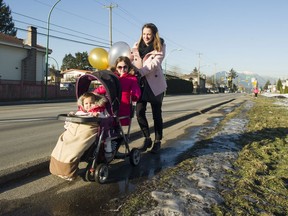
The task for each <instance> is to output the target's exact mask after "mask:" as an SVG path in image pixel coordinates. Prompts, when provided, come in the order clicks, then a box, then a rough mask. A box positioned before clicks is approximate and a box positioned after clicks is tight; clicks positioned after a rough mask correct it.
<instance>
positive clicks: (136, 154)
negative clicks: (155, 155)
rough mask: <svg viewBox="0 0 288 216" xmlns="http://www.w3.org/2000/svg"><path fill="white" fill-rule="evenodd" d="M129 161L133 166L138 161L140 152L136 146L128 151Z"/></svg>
mask: <svg viewBox="0 0 288 216" xmlns="http://www.w3.org/2000/svg"><path fill="white" fill-rule="evenodd" d="M129 156H130V163H131V164H132V165H133V166H137V165H138V164H139V162H140V158H141V154H140V151H139V149H137V148H133V149H132V150H131V152H130V155H129Z"/></svg>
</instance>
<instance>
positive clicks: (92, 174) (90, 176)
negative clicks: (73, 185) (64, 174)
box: [85, 166, 95, 182]
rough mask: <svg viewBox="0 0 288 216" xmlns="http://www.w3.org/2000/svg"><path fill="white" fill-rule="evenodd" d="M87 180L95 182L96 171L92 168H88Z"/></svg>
mask: <svg viewBox="0 0 288 216" xmlns="http://www.w3.org/2000/svg"><path fill="white" fill-rule="evenodd" d="M85 180H86V181H89V182H92V181H95V169H92V168H90V169H89V168H88V166H87V168H86V172H85Z"/></svg>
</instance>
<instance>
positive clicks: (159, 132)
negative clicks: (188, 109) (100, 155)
mask: <svg viewBox="0 0 288 216" xmlns="http://www.w3.org/2000/svg"><path fill="white" fill-rule="evenodd" d="M131 54H132V56H131V58H133V64H134V66H135V67H136V68H138V73H139V75H140V77H141V79H140V84H141V91H142V97H141V99H140V100H139V101H138V102H137V105H136V115H137V121H138V124H139V126H140V128H141V130H142V133H143V135H144V137H145V140H144V143H143V146H142V147H141V150H142V151H146V150H147V148H151V147H152V140H151V138H150V131H149V124H148V121H147V118H146V107H147V103H148V102H149V103H150V104H151V108H152V115H153V121H154V131H155V140H154V145H153V148H152V150H151V152H152V153H157V152H158V151H159V150H160V148H161V140H162V138H163V119H162V100H163V95H164V92H165V90H166V88H167V83H166V80H165V76H164V74H163V71H162V67H161V64H162V61H163V59H164V57H165V43H164V40H163V39H162V38H160V37H159V33H158V29H157V27H156V26H155V25H154V24H153V23H147V24H145V25H144V26H143V27H142V35H141V37H140V39H139V41H138V42H137V43H135V44H134V46H133V48H132V53H131ZM149 88H150V89H151V91H149V90H150V89H149ZM148 92H149V93H148ZM147 93H148V97H146V96H147ZM144 95H145V98H144ZM153 97H154V99H153Z"/></svg>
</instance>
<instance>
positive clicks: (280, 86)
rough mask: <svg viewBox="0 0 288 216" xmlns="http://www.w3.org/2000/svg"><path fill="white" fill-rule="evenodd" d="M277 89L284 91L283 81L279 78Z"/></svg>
mask: <svg viewBox="0 0 288 216" xmlns="http://www.w3.org/2000/svg"><path fill="white" fill-rule="evenodd" d="M276 89H277V90H278V91H280V92H281V91H282V81H281V79H278V81H277V85H276Z"/></svg>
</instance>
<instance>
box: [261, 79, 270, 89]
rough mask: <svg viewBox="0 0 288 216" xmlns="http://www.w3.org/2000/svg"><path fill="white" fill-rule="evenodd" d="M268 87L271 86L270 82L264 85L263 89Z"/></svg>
mask: <svg viewBox="0 0 288 216" xmlns="http://www.w3.org/2000/svg"><path fill="white" fill-rule="evenodd" d="M269 85H271V83H270V80H268V81H267V82H266V83H265V85H264V87H263V89H265V90H267V89H268V86H269Z"/></svg>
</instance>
